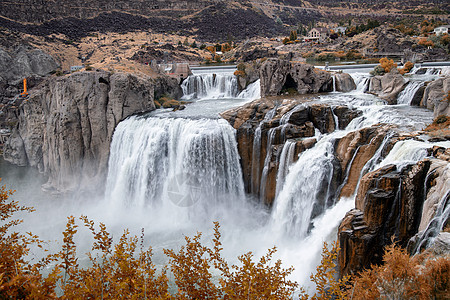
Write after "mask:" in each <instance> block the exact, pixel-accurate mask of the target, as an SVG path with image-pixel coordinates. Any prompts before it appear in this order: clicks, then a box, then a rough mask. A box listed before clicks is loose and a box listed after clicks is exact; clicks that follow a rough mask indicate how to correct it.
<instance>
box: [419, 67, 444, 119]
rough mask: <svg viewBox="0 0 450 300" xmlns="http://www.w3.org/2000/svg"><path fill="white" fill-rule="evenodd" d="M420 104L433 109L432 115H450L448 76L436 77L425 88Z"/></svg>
mask: <svg viewBox="0 0 450 300" xmlns="http://www.w3.org/2000/svg"><path fill="white" fill-rule="evenodd" d="M421 105H422V106H425V107H427V108H428V109H431V110H433V111H434V114H433V115H434V117H435V118H436V117H438V116H441V115H446V116H450V76H446V77H443V78H439V79H436V80H435V81H433V82H430V83H429V84H428V85H427V87H426V88H425V91H424V94H423V98H422V102H421Z"/></svg>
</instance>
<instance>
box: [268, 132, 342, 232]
mask: <svg viewBox="0 0 450 300" xmlns="http://www.w3.org/2000/svg"><path fill="white" fill-rule="evenodd" d="M332 140H333V138H332V135H329V136H326V137H324V138H322V139H321V140H320V141H319V142H318V143H317V144H316V146H315V147H313V148H311V149H308V150H306V151H304V152H302V154H301V155H300V157H299V159H298V161H297V162H296V163H295V164H294V165H293V166H292V167H291V168H290V170H289V173H288V175H287V176H286V179H285V183H284V185H283V188H282V190H281V191H280V192H279V194H278V197H277V198H276V200H275V203H274V207H273V211H272V215H271V227H272V228H273V229H274V230H275V234H277V235H279V236H284V235H287V236H292V237H296V238H304V237H306V236H307V234H308V231H309V230H310V225H311V218H312V216H313V215H314V210H319V211H323V209H325V208H327V202H328V198H329V196H330V191H329V188H330V186H331V181H332V180H333V171H334V167H333V160H334V154H333V153H334V145H333V142H332Z"/></svg>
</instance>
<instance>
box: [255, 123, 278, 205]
mask: <svg viewBox="0 0 450 300" xmlns="http://www.w3.org/2000/svg"><path fill="white" fill-rule="evenodd" d="M275 130H276V128H270V129H269V132H268V133H267V145H266V158H265V159H264V167H263V170H262V174H261V183H260V184H259V195H260V199H261V200H264V199H265V198H266V183H267V175H268V173H269V164H270V159H271V157H272V144H273V139H274V138H275V133H276V131H275Z"/></svg>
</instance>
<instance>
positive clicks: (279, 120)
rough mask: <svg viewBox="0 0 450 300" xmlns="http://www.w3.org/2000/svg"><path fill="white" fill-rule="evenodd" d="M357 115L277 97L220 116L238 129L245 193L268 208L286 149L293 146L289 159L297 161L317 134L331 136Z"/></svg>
mask: <svg viewBox="0 0 450 300" xmlns="http://www.w3.org/2000/svg"><path fill="white" fill-rule="evenodd" d="M335 111H337V112H339V113H338V114H335V113H334V112H335ZM359 115H360V112H358V111H357V110H356V109H350V108H348V107H347V106H336V107H331V106H329V105H326V104H321V103H308V102H304V100H302V99H298V100H295V99H290V100H288V99H286V100H280V99H277V98H265V99H261V100H256V101H253V102H251V103H249V104H246V105H244V106H242V107H239V108H237V109H232V110H228V111H226V112H224V113H222V114H221V116H222V117H223V118H225V119H226V120H227V121H228V122H230V124H231V125H232V126H233V127H234V128H235V129H236V130H237V141H238V149H239V154H240V156H241V165H242V170H243V176H244V185H245V190H246V192H248V193H251V194H253V195H255V196H256V197H259V198H260V199H261V201H262V202H264V203H266V204H268V205H271V204H272V202H273V200H274V199H275V195H276V189H277V176H278V175H277V174H278V169H279V168H280V160H281V159H282V157H284V159H283V160H284V161H285V160H286V157H285V155H287V154H286V153H285V152H286V151H287V150H284V148H285V147H290V146H289V145H292V147H293V148H292V150H291V151H290V153H291V154H290V156H289V157H290V158H289V160H291V159H292V161H296V160H297V158H298V154H299V153H300V152H302V151H304V150H307V149H309V148H311V147H312V146H313V145H314V144H315V139H314V138H313V137H314V136H315V134H316V131H319V132H321V133H330V132H333V131H335V130H336V129H338V127H339V128H345V127H346V126H347V125H348V124H349V122H350V121H351V120H352V119H353V118H356V117H357V116H359ZM287 141H290V142H289V143H288V144H286V142H287ZM283 151H284V154H283ZM283 168H285V166H284V167H283Z"/></svg>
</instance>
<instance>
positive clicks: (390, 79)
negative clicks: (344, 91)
mask: <svg viewBox="0 0 450 300" xmlns="http://www.w3.org/2000/svg"><path fill="white" fill-rule="evenodd" d="M405 86H406V80H405V79H404V78H403V76H402V75H400V74H399V73H398V71H397V70H396V69H393V70H392V71H391V72H389V73H387V74H385V75H383V76H374V77H372V78H371V79H370V84H369V91H368V92H369V93H372V94H374V95H377V96H378V97H380V98H381V99H384V100H386V101H387V102H388V104H397V96H398V95H399V94H400V92H401V91H403V89H404V88H405Z"/></svg>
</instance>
